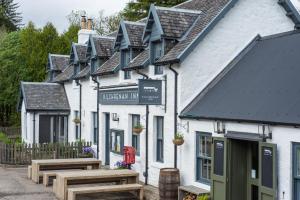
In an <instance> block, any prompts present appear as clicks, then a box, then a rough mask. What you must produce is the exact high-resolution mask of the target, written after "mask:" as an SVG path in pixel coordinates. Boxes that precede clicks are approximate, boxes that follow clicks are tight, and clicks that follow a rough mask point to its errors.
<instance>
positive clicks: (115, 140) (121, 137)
mask: <svg viewBox="0 0 300 200" xmlns="http://www.w3.org/2000/svg"><path fill="white" fill-rule="evenodd" d="M113 133H114V134H115V137H114V144H115V145H114V147H112V145H113ZM118 136H120V151H118V150H117V146H116V144H117V137H118ZM109 149H110V152H112V153H115V154H118V155H123V154H124V152H123V150H124V130H118V129H110V147H109Z"/></svg>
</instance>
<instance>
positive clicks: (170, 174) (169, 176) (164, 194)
mask: <svg viewBox="0 0 300 200" xmlns="http://www.w3.org/2000/svg"><path fill="white" fill-rule="evenodd" d="M179 186H180V173H179V170H178V169H175V168H163V169H161V170H160V173H159V199H160V200H177V199H178V187H179Z"/></svg>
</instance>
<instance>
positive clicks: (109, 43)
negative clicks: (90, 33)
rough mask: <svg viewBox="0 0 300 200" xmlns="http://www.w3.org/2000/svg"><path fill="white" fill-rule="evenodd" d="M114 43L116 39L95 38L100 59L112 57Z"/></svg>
mask: <svg viewBox="0 0 300 200" xmlns="http://www.w3.org/2000/svg"><path fill="white" fill-rule="evenodd" d="M114 41H115V38H112V37H93V42H94V44H95V49H96V53H97V55H98V56H99V57H111V56H112V54H113V44H114Z"/></svg>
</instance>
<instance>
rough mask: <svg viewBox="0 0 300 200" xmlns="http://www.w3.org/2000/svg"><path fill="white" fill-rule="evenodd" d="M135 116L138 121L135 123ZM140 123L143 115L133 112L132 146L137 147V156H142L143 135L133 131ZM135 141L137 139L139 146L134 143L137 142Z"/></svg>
mask: <svg viewBox="0 0 300 200" xmlns="http://www.w3.org/2000/svg"><path fill="white" fill-rule="evenodd" d="M134 118H136V120H137V121H136V122H137V123H135V120H134ZM139 124H141V116H140V115H138V114H132V115H131V136H132V138H131V144H132V147H134V148H135V150H136V155H137V156H140V154H141V139H140V138H141V137H140V135H139V134H136V133H134V132H133V127H134V126H136V125H139ZM134 141H136V145H137V147H136V146H135V145H134V143H135V142H134Z"/></svg>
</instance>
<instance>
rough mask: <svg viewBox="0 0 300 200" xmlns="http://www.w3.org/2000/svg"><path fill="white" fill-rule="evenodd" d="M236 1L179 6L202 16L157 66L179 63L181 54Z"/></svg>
mask: <svg viewBox="0 0 300 200" xmlns="http://www.w3.org/2000/svg"><path fill="white" fill-rule="evenodd" d="M231 1H236V0H193V1H189V2H187V3H185V4H181V5H179V6H178V7H177V8H182V9H192V10H199V11H202V13H201V16H200V17H199V18H198V19H197V21H196V22H195V23H194V26H193V27H192V29H191V30H190V31H189V32H188V34H187V35H186V36H185V37H184V38H183V39H182V40H181V41H180V42H179V43H178V44H176V45H175V47H173V48H172V49H171V50H170V51H169V52H168V53H167V54H166V55H164V56H163V57H162V58H160V59H159V60H158V61H157V62H156V64H158V65H163V64H167V63H177V62H179V61H180V58H179V57H180V56H181V54H182V53H183V52H184V51H185V50H186V49H187V48H188V47H189V46H190V45H191V44H192V43H193V42H195V41H194V40H195V39H196V38H197V37H199V35H200V34H201V33H202V31H204V30H205V29H206V28H207V27H208V26H209V25H210V23H211V22H212V21H213V20H214V18H215V17H216V16H218V15H219V14H220V12H221V11H222V10H223V9H224V8H225V7H226V5H227V4H228V3H229V2H231Z"/></svg>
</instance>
